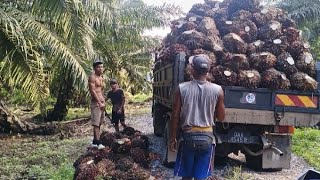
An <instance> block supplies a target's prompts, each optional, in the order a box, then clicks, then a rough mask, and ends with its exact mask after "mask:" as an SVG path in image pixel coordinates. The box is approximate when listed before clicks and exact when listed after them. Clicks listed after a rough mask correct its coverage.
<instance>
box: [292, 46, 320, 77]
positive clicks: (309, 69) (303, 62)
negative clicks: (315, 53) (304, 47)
mask: <svg viewBox="0 0 320 180" xmlns="http://www.w3.org/2000/svg"><path fill="white" fill-rule="evenodd" d="M296 66H297V68H298V70H300V71H301V72H304V73H308V74H309V75H310V76H311V77H315V75H316V62H315V60H314V59H313V57H312V54H311V53H309V52H303V53H302V54H301V55H300V56H299V57H298V59H297V60H296Z"/></svg>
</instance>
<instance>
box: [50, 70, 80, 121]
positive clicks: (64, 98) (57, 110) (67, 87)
mask: <svg viewBox="0 0 320 180" xmlns="http://www.w3.org/2000/svg"><path fill="white" fill-rule="evenodd" d="M63 74H64V75H65V76H64V77H65V78H62V81H61V84H60V88H59V92H58V97H57V102H56V104H55V105H54V109H53V111H51V112H49V113H48V115H47V121H62V120H64V119H65V118H66V116H67V114H68V106H69V105H70V100H71V99H72V96H73V90H74V87H73V77H72V76H71V75H70V73H63Z"/></svg>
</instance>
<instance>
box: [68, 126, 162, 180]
mask: <svg viewBox="0 0 320 180" xmlns="http://www.w3.org/2000/svg"><path fill="white" fill-rule="evenodd" d="M101 142H102V144H103V145H105V146H106V148H105V149H102V150H98V149H97V148H88V151H87V152H86V153H85V154H84V155H82V156H80V157H79V158H78V159H77V160H76V162H75V163H74V165H73V166H74V168H75V170H76V171H75V174H74V179H76V180H87V179H97V178H102V179H116V180H145V179H149V178H150V177H151V175H150V171H149V170H148V169H149V165H150V163H151V162H152V161H153V160H159V158H160V156H159V155H158V154H157V153H153V152H150V151H149V150H148V149H149V140H148V137H147V136H145V135H142V134H141V132H139V131H136V130H135V129H133V128H131V127H127V128H125V129H124V130H123V132H121V133H109V132H104V133H102V134H101Z"/></svg>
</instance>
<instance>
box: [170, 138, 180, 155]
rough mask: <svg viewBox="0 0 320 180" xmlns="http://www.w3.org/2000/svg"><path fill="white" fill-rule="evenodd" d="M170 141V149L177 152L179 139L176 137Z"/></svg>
mask: <svg viewBox="0 0 320 180" xmlns="http://www.w3.org/2000/svg"><path fill="white" fill-rule="evenodd" d="M169 143H170V144H169V146H170V147H169V148H170V151H172V152H177V146H178V143H177V140H176V139H173V140H170V142H169Z"/></svg>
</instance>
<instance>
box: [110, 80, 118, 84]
mask: <svg viewBox="0 0 320 180" xmlns="http://www.w3.org/2000/svg"><path fill="white" fill-rule="evenodd" d="M110 84H118V82H117V80H115V79H111V80H110Z"/></svg>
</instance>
